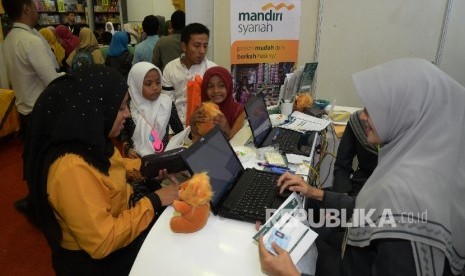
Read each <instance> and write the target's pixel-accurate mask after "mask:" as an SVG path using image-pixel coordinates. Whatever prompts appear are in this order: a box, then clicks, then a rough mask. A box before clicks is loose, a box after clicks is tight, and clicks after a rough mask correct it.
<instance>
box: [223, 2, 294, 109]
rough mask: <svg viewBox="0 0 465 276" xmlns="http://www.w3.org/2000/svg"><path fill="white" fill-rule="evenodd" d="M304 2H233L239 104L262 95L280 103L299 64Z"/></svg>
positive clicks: (233, 62)
mask: <svg viewBox="0 0 465 276" xmlns="http://www.w3.org/2000/svg"><path fill="white" fill-rule="evenodd" d="M300 4H301V1H300V0H287V1H269V0H253V1H250V0H231V72H232V74H233V81H234V93H235V99H236V101H237V102H240V103H242V104H244V103H245V102H246V101H247V99H248V98H249V97H250V96H251V95H255V94H258V93H261V94H263V95H264V96H265V100H266V102H267V105H268V106H270V105H275V104H278V96H279V87H280V85H281V84H283V82H284V79H285V77H286V74H287V73H289V72H291V71H292V69H293V67H294V64H295V63H296V62H297V58H298V51H299V34H300V16H301V8H300V7H301V6H300Z"/></svg>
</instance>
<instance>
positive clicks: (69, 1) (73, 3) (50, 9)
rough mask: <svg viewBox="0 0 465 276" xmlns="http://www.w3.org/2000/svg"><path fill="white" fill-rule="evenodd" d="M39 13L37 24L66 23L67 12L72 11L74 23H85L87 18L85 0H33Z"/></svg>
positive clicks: (52, 24)
mask: <svg viewBox="0 0 465 276" xmlns="http://www.w3.org/2000/svg"><path fill="white" fill-rule="evenodd" d="M34 4H35V5H36V8H37V12H38V13H39V25H40V26H41V27H42V26H54V25H59V24H66V23H68V22H67V21H66V15H67V13H68V12H74V13H75V16H76V17H75V18H76V23H79V24H82V25H86V24H88V23H87V18H88V11H87V2H86V0H34Z"/></svg>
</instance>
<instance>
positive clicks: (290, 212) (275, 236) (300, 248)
mask: <svg viewBox="0 0 465 276" xmlns="http://www.w3.org/2000/svg"><path fill="white" fill-rule="evenodd" d="M299 197H300V196H298V195H297V193H295V192H294V193H292V194H291V195H290V196H289V197H288V198H287V199H286V201H284V203H283V204H282V205H281V206H280V207H279V208H278V210H276V212H275V213H274V214H273V215H272V216H271V218H270V219H268V220H267V221H266V223H265V224H264V225H263V227H262V228H261V229H260V230H259V231H258V232H257V233H256V234H255V235H254V236H253V239H254V240H255V241H256V242H258V238H259V237H260V235H263V242H264V244H265V247H266V248H267V249H268V251H269V252H271V253H273V254H276V253H275V252H274V250H273V248H272V246H271V244H272V242H275V243H276V244H278V245H279V246H280V247H282V248H283V249H285V250H286V251H288V252H289V254H290V256H291V259H292V261H293V262H294V264H297V262H298V261H299V260H300V259H301V258H302V256H303V255H304V254H305V252H307V250H308V249H309V248H310V246H311V245H312V243H313V242H314V241H315V239H316V237H317V236H318V234H317V233H315V232H314V231H313V230H312V229H310V228H309V227H308V226H307V225H305V224H304V223H303V222H302V221H301V220H299V217H300V218H301V219H302V218H303V216H300V215H302V213H300V212H301V211H303V209H302V208H301V206H302V202H301V200H300V199H299ZM305 218H306V216H305Z"/></svg>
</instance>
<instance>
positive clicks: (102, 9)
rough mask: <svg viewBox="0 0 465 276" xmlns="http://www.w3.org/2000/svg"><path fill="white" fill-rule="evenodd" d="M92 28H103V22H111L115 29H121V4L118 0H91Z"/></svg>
mask: <svg viewBox="0 0 465 276" xmlns="http://www.w3.org/2000/svg"><path fill="white" fill-rule="evenodd" d="M92 4H93V15H94V29H95V30H97V29H100V28H103V29H105V23H106V22H111V23H113V26H114V27H115V30H121V29H122V27H121V5H120V1H119V0H92Z"/></svg>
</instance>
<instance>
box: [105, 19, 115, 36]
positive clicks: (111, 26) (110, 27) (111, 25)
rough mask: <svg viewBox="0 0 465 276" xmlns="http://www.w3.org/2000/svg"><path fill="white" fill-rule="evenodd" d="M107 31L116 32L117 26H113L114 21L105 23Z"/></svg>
mask: <svg viewBox="0 0 465 276" xmlns="http://www.w3.org/2000/svg"><path fill="white" fill-rule="evenodd" d="M105 31H107V32H110V33H111V34H112V35H114V34H115V27H113V23H111V22H107V23H105Z"/></svg>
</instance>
